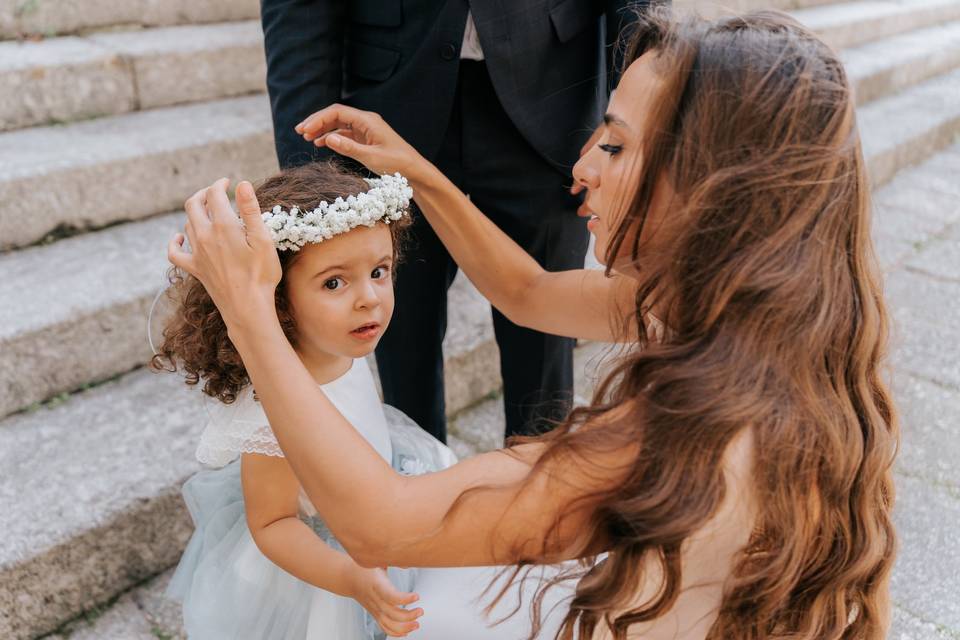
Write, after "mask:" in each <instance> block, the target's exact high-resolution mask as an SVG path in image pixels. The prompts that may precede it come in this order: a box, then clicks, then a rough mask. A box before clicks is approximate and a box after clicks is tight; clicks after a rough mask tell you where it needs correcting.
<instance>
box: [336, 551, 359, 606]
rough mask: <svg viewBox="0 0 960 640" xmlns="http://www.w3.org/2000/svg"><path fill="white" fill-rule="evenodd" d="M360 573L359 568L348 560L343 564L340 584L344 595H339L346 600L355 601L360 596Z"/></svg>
mask: <svg viewBox="0 0 960 640" xmlns="http://www.w3.org/2000/svg"><path fill="white" fill-rule="evenodd" d="M360 571H361V567H360V565H358V564H357V563H356V562H354V561H353V559H352V558H350V559H349V560H348V561H347V562H345V563H344V566H343V568H342V569H341V573H340V583H341V584H342V585H343V590H344V593H342V594H340V595H342V596H344V597H346V598H352V599H354V600H356V599H357V596H359V595H360Z"/></svg>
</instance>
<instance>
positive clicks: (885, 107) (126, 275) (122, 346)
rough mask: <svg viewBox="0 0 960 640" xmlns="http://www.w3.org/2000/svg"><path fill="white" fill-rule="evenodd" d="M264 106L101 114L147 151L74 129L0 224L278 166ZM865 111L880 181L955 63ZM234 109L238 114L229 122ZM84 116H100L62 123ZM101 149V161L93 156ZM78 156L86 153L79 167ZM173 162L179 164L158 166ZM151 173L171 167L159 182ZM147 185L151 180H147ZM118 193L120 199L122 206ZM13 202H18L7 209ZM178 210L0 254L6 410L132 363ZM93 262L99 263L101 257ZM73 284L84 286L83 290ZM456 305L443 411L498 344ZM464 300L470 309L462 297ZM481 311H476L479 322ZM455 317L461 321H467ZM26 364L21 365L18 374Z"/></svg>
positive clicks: (952, 129) (113, 208) (104, 215)
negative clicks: (61, 159)
mask: <svg viewBox="0 0 960 640" xmlns="http://www.w3.org/2000/svg"><path fill="white" fill-rule="evenodd" d="M265 107H266V105H265V104H264V103H263V101H262V98H261V97H259V96H257V97H248V98H235V99H230V100H225V101H220V102H216V103H210V104H205V105H193V106H188V107H173V108H169V109H160V110H156V111H153V112H142V113H136V114H128V115H124V116H115V117H114V118H109V119H105V120H113V119H117V120H122V121H128V120H133V121H135V122H134V123H129V122H127V123H126V125H127V126H126V128H125V129H124V133H126V134H128V135H132V136H133V139H135V140H136V141H137V142H138V145H142V146H143V147H146V148H150V149H152V150H153V154H152V155H146V156H145V157H142V158H136V156H135V155H131V154H127V157H125V158H122V159H119V160H116V161H112V162H110V164H109V165H107V162H108V160H107V158H108V156H107V155H106V153H105V152H103V153H101V152H100V151H97V152H95V153H94V152H91V154H90V155H92V156H93V158H92V159H91V158H81V155H80V149H81V148H82V147H83V146H84V145H83V144H82V142H84V141H87V140H89V139H90V138H91V137H92V136H93V132H92V131H87V132H86V135H87V137H86V138H82V139H81V140H80V141H77V138H75V137H69V138H68V139H69V140H72V141H74V142H76V147H75V148H76V151H73V152H70V153H68V154H67V156H68V159H67V160H65V163H66V164H67V166H68V167H70V166H71V165H73V167H74V170H73V171H70V170H69V169H68V170H64V171H63V172H56V171H54V172H53V174H52V176H56V177H59V178H60V181H59V182H57V184H60V185H62V186H61V188H58V189H51V188H46V189H41V188H40V187H39V186H37V188H36V190H34V191H28V190H26V189H25V188H23V189H21V190H19V191H18V192H17V193H20V194H22V195H23V197H24V198H25V199H26V201H27V204H28V205H29V206H25V205H24V204H23V203H22V202H18V199H17V197H16V196H15V194H14V193H12V192H9V191H8V192H7V195H4V196H0V201H4V202H7V203H10V204H9V205H8V206H7V207H6V208H5V209H4V211H3V212H2V213H0V216H2V217H0V227H2V228H4V229H5V230H6V233H5V234H2V235H3V237H9V236H16V235H17V234H19V233H20V228H21V227H28V226H31V225H34V227H33V228H34V229H38V227H37V226H35V225H36V223H37V221H38V220H42V219H43V218H44V217H45V216H44V215H43V214H44V213H46V212H49V211H53V212H54V213H55V214H56V215H57V216H60V215H61V214H64V215H71V214H72V213H73V211H72V209H71V208H70V207H69V203H70V202H71V201H82V202H98V203H104V204H103V206H102V208H101V211H98V212H96V215H97V216H99V218H98V219H97V222H99V223H101V224H105V223H109V222H113V221H115V220H116V219H117V218H139V217H143V216H145V215H150V214H151V213H154V212H155V210H156V209H157V207H156V206H152V205H153V203H156V202H160V203H162V204H164V205H165V206H166V210H170V209H174V208H176V207H179V206H180V204H181V203H182V201H183V198H184V196H185V195H186V194H189V193H190V192H192V191H193V190H194V189H196V188H198V187H199V186H202V185H204V184H208V183H209V182H211V181H212V180H214V179H215V178H216V177H218V176H219V175H220V174H219V173H214V171H212V170H207V171H206V172H204V171H202V170H201V169H200V168H199V167H201V166H203V167H206V166H213V167H230V168H231V170H232V173H233V177H240V176H242V177H252V176H255V175H257V174H259V175H261V176H262V175H266V174H267V173H269V172H270V171H272V165H273V164H274V162H275V161H274V160H273V152H272V148H271V147H272V145H271V142H270V133H269V131H270V127H269V122H268V121H267V123H266V125H265V126H263V127H262V128H260V127H258V126H257V123H258V122H260V119H261V118H263V119H264V120H265V119H266V116H265V114H264V113H263V111H264V109H265ZM171 112H173V113H171ZM184 112H188V113H184ZM859 113H860V125H861V131H862V134H863V139H864V149H865V154H866V157H867V160H868V164H869V167H870V171H871V176H872V179H873V183H874V184H875V185H880V184H882V183H884V182H886V181H887V180H888V179H889V178H890V177H891V176H892V175H893V174H894V173H895V172H896V171H897V170H899V169H900V168H902V167H905V166H907V165H910V164H914V163H916V162H918V161H920V160H921V159H923V158H924V157H926V156H927V155H929V154H930V153H932V152H934V151H936V150H937V149H938V148H941V147H943V146H945V145H947V144H949V142H950V140H951V137H952V136H954V135H955V134H957V133H958V132H960V72H958V71H954V72H952V73H950V74H947V75H944V76H939V77H936V78H933V79H931V80H928V81H926V82H924V83H922V84H919V85H916V86H914V87H911V88H909V89H908V90H906V91H904V92H902V93H901V94H898V95H895V96H892V97H888V98H884V99H881V100H877V101H874V102H872V103H869V104H867V105H865V106H863V107H862V108H860V110H859ZM175 114H180V115H183V116H186V115H190V114H194V115H196V116H197V117H195V118H193V119H186V120H184V122H185V123H186V126H181V127H179V128H177V127H173V128H170V129H169V137H170V138H172V139H170V140H163V139H162V138H161V136H160V133H159V131H160V130H159V129H148V130H146V131H145V132H144V133H143V134H133V130H134V129H135V128H136V123H137V122H141V118H144V117H146V116H153V117H155V120H154V121H151V124H152V125H153V126H155V127H160V126H170V125H171V124H172V122H173V121H174V120H175V117H174V115H175ZM222 114H225V115H224V120H225V121H229V122H230V123H231V124H232V125H233V126H229V127H227V128H228V129H229V132H231V133H235V134H236V138H234V139H232V140H231V139H230V138H229V137H227V136H222V137H218V136H217V135H216V134H215V133H214V129H213V128H212V123H213V121H214V120H215V119H216V117H217V116H218V115H222ZM160 116H163V117H160ZM201 116H203V118H201ZM228 116H232V120H231V119H230V118H229V117H228ZM92 124H96V123H81V124H78V125H70V126H69V127H64V128H63V129H65V130H66V129H75V128H81V127H84V126H86V125H92ZM107 129H108V130H109V128H107ZM184 130H188V131H189V132H192V133H194V134H196V135H198V136H199V135H203V136H204V140H205V141H207V143H208V146H207V147H198V146H191V145H193V144H194V143H196V144H197V145H199V144H202V141H197V140H190V139H189V137H188V136H187V135H184ZM41 131H42V132H44V133H45V134H47V135H51V136H52V133H51V131H50V130H48V129H44V130H39V129H38V130H30V131H18V132H12V133H8V134H5V135H0V145H2V144H3V143H4V142H7V143H8V144H9V148H13V147H14V145H13V143H12V142H10V140H9V139H10V138H17V137H21V136H23V135H24V134H32V133H37V132H41ZM122 141H123V138H122V137H121V136H120V135H117V136H116V137H114V138H111V139H108V140H106V141H105V142H102V144H103V146H104V147H109V148H111V149H113V150H114V151H117V150H118V148H119V147H121V144H122ZM48 142H49V140H48ZM91 144H93V143H91ZM164 145H166V146H164ZM171 147H172V150H171ZM257 149H259V155H258V153H257ZM27 155H28V157H29V156H30V154H29V153H28V154H27ZM41 155H43V156H45V158H44V162H52V161H53V159H52V157H51V156H47V155H46V154H44V153H41V152H39V151H34V152H33V154H32V158H29V159H30V160H32V161H31V162H28V163H26V166H15V165H13V164H12V163H11V164H10V165H8V167H7V168H8V169H9V170H10V171H13V170H17V171H19V172H20V173H21V174H23V173H26V172H28V171H30V170H31V169H32V170H33V173H34V175H33V177H32V181H33V184H34V185H41V184H43V183H44V182H45V181H47V180H49V181H51V182H52V181H53V179H54V178H53V177H51V178H49V179H45V178H44V174H43V173H42V171H41V170H40V169H39V168H38V167H39V166H41V165H43V164H44V162H40V161H39V160H38V159H37V157H38V156H41ZM51 155H52V154H51ZM245 159H246V162H245V161H244V160H245ZM97 160H100V162H101V164H97V163H96V162H97ZM82 161H90V162H93V163H94V164H93V165H92V166H83V165H82ZM186 165H190V166H186ZM171 166H172V168H173V169H174V171H176V172H178V174H179V175H177V176H174V177H170V176H168V175H166V174H168V173H169V171H170V168H171ZM180 167H183V168H182V169H181V168H180ZM108 169H112V170H113V172H114V175H115V176H116V180H115V182H118V183H119V185H118V186H117V187H116V188H117V189H122V192H121V193H120V195H116V194H115V192H114V190H113V188H112V187H111V186H109V185H107V184H105V182H107V181H108V180H106V179H105V174H106V175H109V173H110V172H109V170H108ZM0 173H2V171H0ZM158 174H159V175H161V176H164V175H166V177H165V178H164V179H162V180H157V179H156V175H158ZM7 175H9V173H8V174H7ZM11 182H12V183H15V184H20V185H21V186H23V185H25V184H27V183H28V182H29V181H27V180H24V181H20V182H17V181H16V180H13V181H9V180H8V182H7V184H8V185H9V184H10V183H11ZM0 184H2V183H0ZM144 185H150V186H149V187H147V188H144ZM2 191H3V188H2V187H0V192H2ZM70 195H72V199H71V198H70ZM45 202H46V204H44V203H45ZM116 202H123V203H126V207H125V208H124V207H121V206H119V205H117V204H116ZM11 209H13V210H15V211H16V210H17V209H19V211H16V215H15V216H14V215H12V214H11ZM165 220H166V221H167V222H164V221H165ZM173 220H174V219H173V218H172V217H169V218H165V217H161V218H158V219H156V220H152V221H150V222H147V223H144V225H145V226H144V227H143V229H144V230H143V231H141V229H140V228H139V227H136V226H133V227H132V228H130V229H126V228H125V227H124V226H118V227H116V228H111V229H109V230H106V231H103V232H100V233H99V234H87V235H90V236H91V237H90V238H86V237H84V236H79V237H76V238H70V239H66V240H61V241H60V242H57V243H55V244H53V245H49V246H44V247H33V248H30V249H26V250H21V251H17V252H11V253H7V254H5V255H2V256H0V272H4V273H10V274H11V276H9V277H6V278H4V279H3V281H2V282H0V318H4V322H3V324H2V328H0V336H2V337H3V338H2V340H3V341H5V343H6V345H7V346H5V348H4V349H2V350H0V372H2V374H3V377H4V379H6V380H8V382H7V383H6V386H5V387H4V388H2V389H0V415H5V414H7V413H9V412H11V411H15V410H17V409H19V408H22V407H24V406H27V405H29V404H31V403H33V402H37V401H41V400H44V399H46V398H49V397H50V396H52V395H55V394H58V393H61V392H64V391H70V390H73V389H76V388H77V387H79V386H81V385H83V384H84V383H87V382H91V381H96V380H102V379H105V378H109V377H111V376H113V375H116V374H118V373H122V372H124V371H128V370H130V369H131V368H134V367H136V366H138V365H140V364H142V363H143V362H144V361H145V360H146V359H147V357H148V356H149V351H148V350H147V345H146V342H145V340H144V334H143V329H142V327H143V322H144V320H143V319H144V317H145V314H146V308H147V306H148V305H149V302H150V300H151V299H152V296H153V294H154V291H155V287H157V286H158V280H159V277H160V276H159V274H160V273H162V271H163V269H164V268H165V263H164V258H163V251H164V247H165V240H166V238H167V237H169V234H170V233H171V232H172V231H173V230H174V229H175V228H176V227H177V223H175V222H174V221H173ZM14 222H16V223H17V224H13V223H14ZM88 223H89V218H88ZM46 227H47V228H49V227H50V224H49V223H48V224H47V225H46ZM36 233H37V232H36V231H35V232H34V234H33V235H36ZM20 237H21V238H23V237H24V236H23V235H22V234H21V235H20ZM97 261H100V264H96V262H97ZM101 281H102V282H110V283H111V287H98V286H95V285H94V286H92V285H93V283H97V284H99V283H100V282H101ZM91 290H92V291H91ZM80 292H84V293H85V295H84V296H81V295H80ZM87 294H88V295H87ZM458 308H459V306H458V305H451V310H452V311H451V313H452V314H454V316H458V317H457V318H456V319H455V318H453V317H452V318H451V337H450V338H449V340H451V341H452V343H454V344H457V343H459V342H470V341H475V344H474V345H473V347H471V348H470V349H453V348H451V349H450V350H448V355H449V363H448V366H450V367H452V369H453V370H456V371H459V372H461V373H458V374H457V376H456V377H455V378H454V379H453V381H452V382H451V385H450V389H449V392H448V393H449V396H448V397H449V401H450V407H451V410H456V409H457V408H460V407H463V406H466V405H468V404H470V403H471V402H472V401H473V400H475V399H476V398H477V397H480V396H482V395H483V394H484V393H485V392H486V391H483V392H479V391H476V390H477V389H480V388H483V387H484V384H486V385H487V386H489V384H490V383H489V382H486V383H485V381H489V380H490V375H495V374H492V373H491V372H496V371H497V369H498V366H497V365H496V357H495V356H496V348H495V346H494V344H493V342H492V341H491V340H490V338H489V334H482V333H478V332H477V331H476V330H474V329H473V328H472V324H471V322H472V321H473V318H474V316H472V315H471V313H472V312H460V311H458V310H457V309H458ZM463 308H464V309H468V308H469V305H465V306H463ZM487 315H488V314H485V313H484V314H481V316H480V317H482V318H483V319H484V321H486V316H487ZM81 318H82V319H81ZM458 326H462V327H467V328H468V329H465V330H463V331H461V330H460V329H458V328H457V327H458ZM24 372H29V373H28V374H27V375H24ZM475 391H476V392H475Z"/></svg>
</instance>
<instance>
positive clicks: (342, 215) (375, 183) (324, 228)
mask: <svg viewBox="0 0 960 640" xmlns="http://www.w3.org/2000/svg"><path fill="white" fill-rule="evenodd" d="M364 180H366V182H367V184H368V185H370V190H369V191H366V192H363V193H358V194H356V195H351V196H348V197H347V198H346V199H344V198H342V197H341V198H337V199H336V200H334V201H333V202H321V203H320V204H319V205H318V206H317V208H316V209H314V210H313V211H306V212H301V211H300V209H299V208H298V207H291V209H290V210H289V211H286V210H284V209H283V207H281V206H280V205H277V206H275V207H274V208H273V209H272V210H270V211H264V212H263V213H262V214H261V217H262V218H263V222H264V226H266V228H267V230H268V231H269V232H270V235H271V237H272V238H273V244H274V246H276V247H277V248H278V249H281V250H285V251H299V250H300V249H301V248H302V247H303V246H304V245H306V244H312V243H317V242H323V241H324V240H329V239H331V238H332V237H334V236H336V235H339V234H341V233H346V232H348V231H350V230H351V229H355V228H356V227H359V226H361V225H363V226H365V227H373V226H375V225H376V224H377V223H378V222H384V223H386V224H390V223H391V222H395V221H397V220H399V219H400V218H402V217H403V216H405V215H409V205H410V200H411V198H413V189H411V188H410V186H409V185H408V183H407V179H406V178H404V177H403V176H402V175H400V174H399V173H396V174H394V175H392V176H391V175H384V176H380V177H379V178H364Z"/></svg>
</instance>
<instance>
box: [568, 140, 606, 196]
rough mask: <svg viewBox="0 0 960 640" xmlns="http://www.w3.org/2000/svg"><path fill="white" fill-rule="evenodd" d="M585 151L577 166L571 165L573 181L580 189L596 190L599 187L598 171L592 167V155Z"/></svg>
mask: <svg viewBox="0 0 960 640" xmlns="http://www.w3.org/2000/svg"><path fill="white" fill-rule="evenodd" d="M591 151H592V149H591V150H590V151H587V152H586V153H585V154H583V155H582V156H581V157H580V159H579V160H577V164H575V165H573V179H574V181H576V183H577V184H579V185H580V186H581V187H584V188H586V189H596V188H597V187H599V186H600V171H599V170H598V169H597V167H595V166H593V158H592V156H593V153H591Z"/></svg>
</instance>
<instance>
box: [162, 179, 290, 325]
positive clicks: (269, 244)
mask: <svg viewBox="0 0 960 640" xmlns="http://www.w3.org/2000/svg"><path fill="white" fill-rule="evenodd" d="M229 185H230V181H229V180H227V179H226V178H221V179H220V180H217V181H216V182H215V183H213V184H212V185H210V186H209V187H207V188H206V189H201V190H200V191H197V192H196V193H195V194H193V195H192V196H191V197H190V198H189V199H188V200H187V201H186V203H185V204H184V209H185V210H186V212H187V223H186V225H185V226H184V232H183V233H178V234H176V235H175V236H174V237H173V238H172V239H171V240H170V243H169V244H168V245H167V258H168V259H169V260H170V262H171V263H173V264H174V265H175V266H177V267H179V268H181V269H183V270H184V271H186V272H187V273H189V274H190V275H192V276H194V277H195V278H197V279H198V280H200V282H202V283H203V286H204V288H206V290H207V292H208V293H209V294H210V297H211V298H213V301H214V303H215V304H216V305H217V308H218V309H219V310H220V313H221V315H222V316H223V319H224V321H225V322H226V323H227V327H228V329H229V328H234V327H236V326H237V325H238V323H242V322H245V321H248V320H249V321H252V322H256V321H257V318H258V312H262V311H268V312H271V313H275V307H274V295H275V293H274V292H275V290H276V286H277V284H278V283H279V282H280V277H281V270H280V260H279V259H278V258H277V250H276V249H275V248H274V245H273V240H272V239H271V237H270V234H269V232H268V231H267V228H266V227H265V226H264V224H263V219H262V218H261V217H260V213H261V212H260V205H259V203H258V202H257V196H256V194H255V193H254V191H253V186H252V185H251V184H250V183H249V182H245V181H244V182H241V183H240V184H239V185H237V190H236V201H237V208H238V209H239V211H240V215H239V217H238V216H237V214H236V213H235V212H234V210H233V207H232V206H231V205H230V199H229V197H228V196H227V187H229ZM241 220H242V223H241ZM184 239H186V240H188V241H189V243H190V251H187V250H186V249H185V248H184Z"/></svg>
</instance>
